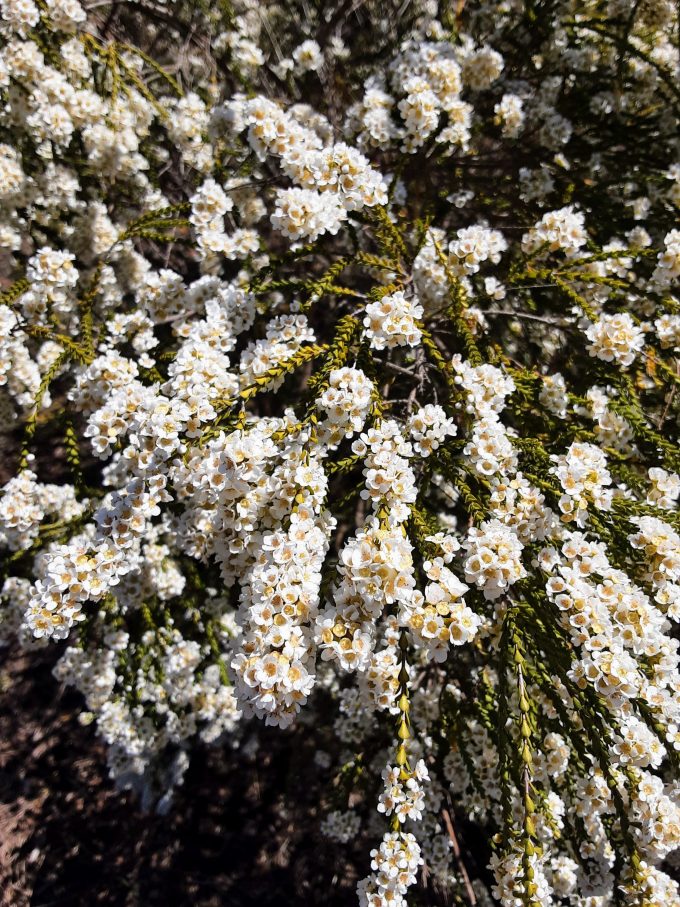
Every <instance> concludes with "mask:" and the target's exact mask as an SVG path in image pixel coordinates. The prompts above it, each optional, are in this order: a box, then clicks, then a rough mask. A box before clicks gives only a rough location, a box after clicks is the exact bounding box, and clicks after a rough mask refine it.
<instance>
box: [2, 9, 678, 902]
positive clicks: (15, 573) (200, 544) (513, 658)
mask: <svg viewBox="0 0 680 907" xmlns="http://www.w3.org/2000/svg"><path fill="white" fill-rule="evenodd" d="M0 15H1V16H2V28H1V31H0V47H1V50H0V92H2V96H3V110H2V113H0V122H1V123H2V136H3V142H2V144H0V238H1V241H2V246H3V249H4V252H3V255H4V257H3V259H2V261H3V271H4V273H5V275H7V280H6V281H5V283H4V290H3V293H2V297H1V302H2V305H1V306H0V384H2V385H3V397H2V405H3V412H4V414H5V419H6V421H7V422H8V423H9V424H10V426H11V430H12V432H13V438H14V441H15V444H14V447H15V453H16V455H15V456H14V457H13V459H12V467H11V473H10V475H9V478H8V481H7V482H6V484H5V485H4V489H3V491H2V494H1V496H0V544H1V545H2V547H3V550H4V552H5V555H4V560H3V577H2V583H3V585H2V629H3V635H4V638H5V639H6V640H7V642H8V643H9V644H11V645H14V640H17V641H18V643H19V644H20V645H21V646H22V647H25V648H26V649H32V648H36V647H44V646H48V645H52V646H54V647H55V648H56V649H57V650H58V652H59V658H58V661H57V662H56V666H55V668H54V673H55V675H56V677H57V678H58V679H60V680H62V681H64V682H66V683H68V684H72V685H74V686H75V687H77V688H78V689H79V690H80V692H81V693H82V697H83V702H84V711H83V713H82V715H81V720H82V721H83V722H95V724H96V728H97V732H98V733H99V734H100V735H101V737H102V738H103V739H104V740H105V742H106V744H107V745H108V762H109V768H110V774H111V777H112V778H114V779H115V781H116V783H117V784H118V785H119V786H121V787H132V788H134V789H136V790H138V791H139V792H140V794H141V796H142V802H143V803H144V805H145V806H147V807H151V806H154V807H155V808H157V809H159V810H167V809H170V808H171V799H172V792H173V789H174V788H175V787H176V786H177V785H178V784H180V783H181V780H182V775H183V773H184V771H185V769H186V766H187V764H188V759H189V754H190V752H191V748H192V747H193V746H194V745H195V744H196V743H197V742H199V741H202V742H203V743H211V744H215V745H217V746H230V747H235V748H238V747H248V746H249V740H250V738H251V737H252V735H253V734H254V727H255V726H256V725H257V722H258V721H264V722H265V723H266V724H268V725H275V726H277V727H279V728H283V729H285V728H288V727H289V726H290V725H291V724H292V723H293V722H295V721H298V722H302V723H303V725H304V724H305V722H307V726H309V728H310V733H311V726H312V724H314V726H315V728H316V729H317V730H318V729H321V733H322V734H325V739H326V740H327V741H328V745H327V752H326V751H324V752H319V753H318V754H317V759H318V762H319V765H320V766H321V767H322V768H323V771H325V772H326V775H325V777H326V778H327V784H326V785H325V786H324V787H323V788H322V789H320V790H319V791H318V797H319V800H320V802H321V803H322V805H323V806H324V809H325V811H326V818H325V819H324V820H323V823H322V827H321V830H322V831H323V833H324V834H325V835H327V836H328V837H329V838H331V839H333V840H335V841H337V842H348V841H351V840H354V839H355V838H356V837H357V835H359V833H360V830H362V829H363V832H365V833H366V834H367V835H369V836H372V840H373V841H374V843H375V845H376V846H375V849H374V850H372V851H371V855H370V860H369V858H368V856H367V857H366V865H365V866H364V867H363V872H364V874H367V877H366V878H365V880H364V881H362V882H361V883H360V884H359V886H358V896H359V901H360V903H361V904H364V905H371V907H378V905H391V907H397V905H400V904H403V903H405V896H406V892H407V889H408V888H410V887H411V886H415V885H416V884H417V882H418V880H420V882H419V884H420V885H421V888H420V894H418V893H417V892H418V889H417V888H413V889H412V893H414V892H416V893H414V894H413V896H414V898H415V899H416V900H418V898H420V900H421V902H424V901H422V899H423V898H424V897H426V895H425V894H424V891H423V888H422V886H423V885H425V884H429V885H430V886H432V885H434V886H435V887H437V888H439V889H441V890H443V891H445V892H448V896H449V897H450V898H451V899H453V900H454V901H455V902H456V903H473V904H474V903H480V904H490V903H497V902H500V903H501V904H503V905H537V904H541V905H543V904H558V903H559V904H573V905H583V907H604V905H609V904H612V905H613V904H626V905H633V904H634V905H638V904H639V905H677V904H680V894H679V893H678V889H677V886H676V883H675V882H674V881H673V879H672V877H671V875H669V872H670V868H669V865H668V863H667V862H664V861H667V858H668V857H669V855H671V854H672V852H673V851H674V850H675V849H676V848H678V846H680V775H679V774H678V762H679V760H680V699H679V698H678V689H679V688H680V675H679V672H678V661H679V657H678V642H677V638H678V633H677V629H676V623H677V621H678V620H680V537H679V535H678V532H679V531H680V519H679V517H678V512H677V500H678V497H679V495H680V476H679V475H678V470H679V469H680V453H679V452H678V447H677V443H676V442H677V434H676V429H677V425H678V412H679V411H680V407H679V405H678V401H680V394H679V393H678V384H679V383H680V368H679V364H678V357H677V354H678V351H679V349H680V302H679V300H678V298H677V297H676V296H674V295H673V294H674V292H677V289H674V287H676V286H677V280H678V277H679V276H680V230H678V229H677V223H678V220H677V216H678V207H679V206H680V165H678V163H677V153H678V140H677V124H678V118H677V115H678V106H679V103H680V89H679V88H678V83H677V78H676V74H677V71H678V62H679V61H678V18H677V11H676V10H675V9H674V4H673V3H672V2H671V0H642V2H639V0H638V2H635V3H626V2H622V0H525V2H521V0H507V2H502V3H493V2H482V3H477V4H473V3H468V4H466V3H465V2H464V0H462V2H458V3H445V2H442V3H440V4H439V5H438V4H437V3H436V2H421V3H410V4H401V3H394V4H392V3H377V2H373V0H369V2H364V3H350V2H341V0H335V3H334V4H332V5H328V4H324V3H317V4H313V3H310V2H302V0H300V2H299V3H298V2H294V0H289V2H287V3H281V4H266V5H258V4H256V3H250V2H248V0H236V2H235V3H234V4H233V5H232V4H230V3H228V2H225V0H223V2H221V3H217V4H216V5H214V6H213V5H211V4H210V3H207V2H206V3H198V4H193V3H182V2H179V0H168V2H167V3H161V2H160V0H158V2H157V3H155V4H153V3H151V2H147V0H143V2H131V3H123V2H112V3H105V4H102V3H93V4H91V9H90V11H89V12H87V13H86V12H85V11H84V9H83V8H82V7H81V6H80V5H79V4H78V2H77V0H6V2H5V3H4V4H3V7H2V12H1V14H0ZM376 807H377V810H376ZM363 832H362V833H363ZM480 840H481V841H485V842H486V844H485V845H484V846H483V847H482V846H481V845H479V844H475V842H478V841H480ZM487 848H488V849H489V853H488V854H485V853H484V851H485V849H487ZM482 855H483V858H482ZM369 862H370V872H369V871H368V863H369ZM487 863H488V865H487ZM421 867H422V870H421Z"/></svg>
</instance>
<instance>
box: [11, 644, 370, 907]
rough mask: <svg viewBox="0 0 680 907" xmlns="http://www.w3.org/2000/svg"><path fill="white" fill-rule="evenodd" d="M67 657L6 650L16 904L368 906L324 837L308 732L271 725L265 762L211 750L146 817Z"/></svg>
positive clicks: (343, 856) (343, 859)
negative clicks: (65, 672)
mask: <svg viewBox="0 0 680 907" xmlns="http://www.w3.org/2000/svg"><path fill="white" fill-rule="evenodd" d="M53 657H54V656H53V655H52V654H51V653H46V654H43V653H40V654H38V655H31V656H26V655H21V654H17V653H15V652H11V651H7V650H5V651H4V652H3V653H2V654H1V655H0V658H2V663H1V664H0V684H1V689H2V696H1V698H0V892H2V893H1V894H0V905H2V907H80V905H88V907H90V905H99V904H106V905H120V907H160V905H163V907H184V905H187V907H188V905H191V907H217V905H228V907H247V905H256V904H257V905H258V907H270V905H271V907H274V905H293V904H295V905H296V907H297V905H302V907H304V905H316V904H333V905H336V904H337V905H343V907H344V905H350V904H352V905H353V904H355V903H356V896H355V894H354V888H355V885H356V870H355V869H353V867H352V864H351V863H350V862H349V861H348V856H349V855H348V854H347V853H346V852H342V853H341V852H339V851H340V849H339V848H335V847H334V845H332V844H330V843H329V842H327V841H325V840H324V839H323V838H321V836H320V835H319V833H318V822H319V818H318V804H317V803H316V802H315V801H314V799H313V790H314V788H316V790H317V792H318V790H319V788H318V786H317V784H315V783H313V778H312V773H313V772H314V771H315V767H314V761H313V751H312V749H311V747H310V744H309V742H308V740H307V739H305V735H304V731H301V732H300V733H288V734H282V733H281V732H276V731H272V732H271V733H270V732H269V731H267V730H266V729H263V730H262V732H261V736H262V739H261V748H260V751H259V755H258V756H257V757H255V758H251V759H245V758H244V756H243V754H241V755H239V754H238V753H234V752H232V751H231V750H230V749H225V748H212V749H207V748H206V749H203V750H199V751H198V752H196V753H195V755H194V756H193V758H192V763H191V766H190V768H189V771H188V773H187V776H186V779H185V783H184V785H183V787H182V788H180V789H179V790H178V792H177V794H176V799H175V803H174V807H173V808H172V810H171V812H170V813H169V815H167V816H158V815H154V814H144V813H142V812H141V810H140V809H139V805H138V803H137V801H136V799H135V798H134V797H133V796H132V795H131V794H126V793H120V792H118V791H116V790H115V789H114V788H113V785H112V783H111V782H110V781H109V779H108V776H107V771H106V762H105V755H104V748H103V745H102V744H101V743H100V742H99V741H98V740H97V738H96V736H95V733H94V730H93V728H92V727H82V726H81V725H80V724H79V723H78V721H77V719H76V717H75V716H76V715H77V713H78V710H79V706H80V699H79V697H78V696H77V695H76V694H75V693H72V692H69V691H63V690H61V689H60V688H59V686H58V685H57V683H56V681H55V680H54V679H53V678H52V676H51V673H50V671H51V664H52V661H53ZM306 736H307V737H308V735H306ZM307 782H312V783H307ZM345 850H346V849H343V851H345ZM355 856H356V857H357V865H358V866H359V871H360V872H362V874H363V873H364V872H365V871H366V870H367V869H368V867H367V866H366V865H361V864H362V863H364V862H365V861H366V857H365V856H364V855H362V854H361V853H360V852H358V851H357V853H356V854H355Z"/></svg>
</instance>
